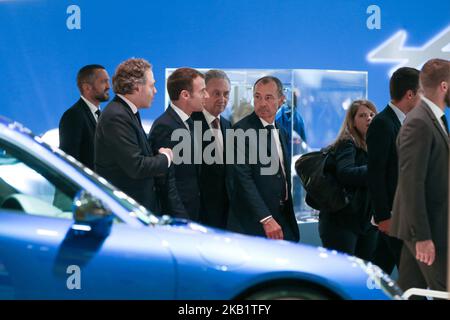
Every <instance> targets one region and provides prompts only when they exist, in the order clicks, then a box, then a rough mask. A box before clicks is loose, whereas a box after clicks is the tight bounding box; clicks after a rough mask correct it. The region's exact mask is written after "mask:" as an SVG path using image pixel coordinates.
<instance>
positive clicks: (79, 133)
mask: <svg viewBox="0 0 450 320" xmlns="http://www.w3.org/2000/svg"><path fill="white" fill-rule="evenodd" d="M96 125H97V122H96V121H95V118H94V115H93V114H92V112H91V110H90V109H89V107H88V105H87V104H86V102H84V100H83V99H82V98H80V99H79V100H78V101H77V102H76V103H75V104H74V105H73V106H72V107H70V108H69V109H67V110H66V112H64V114H63V115H62V117H61V120H60V121H59V148H60V149H61V150H63V151H64V152H66V153H67V154H70V155H71V156H73V157H74V158H75V159H77V160H78V161H80V162H81V163H82V164H84V165H85V166H87V167H88V168H90V169H92V170H94V135H95V127H96Z"/></svg>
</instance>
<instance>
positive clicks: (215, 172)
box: [191, 112, 232, 228]
mask: <svg viewBox="0 0 450 320" xmlns="http://www.w3.org/2000/svg"><path fill="white" fill-rule="evenodd" d="M191 118H192V119H193V120H194V121H200V123H201V128H202V130H201V132H202V136H203V134H204V133H205V131H207V130H209V129H210V127H209V124H208V122H207V121H206V118H205V115H204V114H203V112H194V113H193V114H192V115H191ZM220 129H221V132H222V137H223V144H224V146H223V147H224V148H223V154H222V156H223V160H224V161H223V164H218V163H213V164H206V163H205V161H203V162H202V165H201V170H200V175H199V184H200V190H201V192H200V194H201V216H200V221H201V222H202V223H204V224H206V225H209V226H213V227H217V228H226V224H227V218H228V211H229V203H230V194H231V187H232V185H231V169H232V167H231V166H227V165H226V130H227V129H231V123H230V122H229V121H228V120H227V119H225V118H224V117H220ZM213 142H214V136H213V137H212V140H211V141H203V144H202V151H205V148H207V146H208V145H210V144H211V143H213Z"/></svg>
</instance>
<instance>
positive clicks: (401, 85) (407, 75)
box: [389, 67, 419, 101]
mask: <svg viewBox="0 0 450 320" xmlns="http://www.w3.org/2000/svg"><path fill="white" fill-rule="evenodd" d="M418 89H419V70H417V69H414V68H409V67H403V68H399V69H397V70H396V71H395V72H394V73H393V74H392V77H391V80H390V82H389V91H390V94H391V99H392V100H393V101H400V100H402V98H403V97H404V96H405V94H406V92H407V91H408V90H411V91H412V92H414V94H415V93H417V90H418Z"/></svg>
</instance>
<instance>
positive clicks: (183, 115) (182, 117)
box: [170, 101, 190, 122]
mask: <svg viewBox="0 0 450 320" xmlns="http://www.w3.org/2000/svg"><path fill="white" fill-rule="evenodd" d="M170 106H171V107H172V109H173V110H174V111H175V112H176V113H177V114H178V116H179V117H180V118H181V120H183V122H186V120H187V119H189V118H190V116H188V115H187V114H186V113H185V112H184V111H183V110H181V109H180V108H178V107H177V106H176V105H174V104H173V102H172V101H170Z"/></svg>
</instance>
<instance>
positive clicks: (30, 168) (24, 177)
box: [0, 145, 78, 219]
mask: <svg viewBox="0 0 450 320" xmlns="http://www.w3.org/2000/svg"><path fill="white" fill-rule="evenodd" d="M77 191H78V188H77V186H75V185H73V184H71V183H70V182H69V181H64V180H63V179H62V178H61V177H60V176H58V175H56V174H55V173H54V172H52V171H51V170H49V169H48V168H45V167H43V166H42V164H39V162H37V161H33V159H31V158H30V157H29V156H27V155H26V153H23V152H20V151H14V150H13V149H11V148H8V147H7V146H2V145H0V208H2V209H8V210H13V211H16V212H18V213H23V214H29V215H39V216H48V217H54V218H63V219H72V199H73V197H74V196H75V194H76V192H77Z"/></svg>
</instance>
